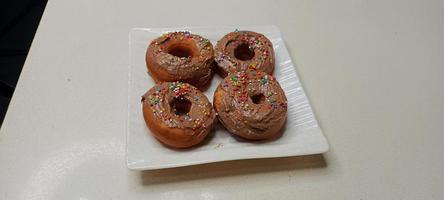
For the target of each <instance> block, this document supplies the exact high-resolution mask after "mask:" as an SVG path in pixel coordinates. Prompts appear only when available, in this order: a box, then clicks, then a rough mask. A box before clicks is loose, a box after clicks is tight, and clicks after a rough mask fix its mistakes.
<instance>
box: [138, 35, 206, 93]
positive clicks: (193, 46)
mask: <svg viewBox="0 0 444 200" xmlns="http://www.w3.org/2000/svg"><path fill="white" fill-rule="evenodd" d="M213 58H214V51H213V45H212V44H211V42H210V40H208V39H205V38H203V37H201V36H199V35H195V34H191V33H190V32H170V33H166V34H164V35H162V36H161V37H159V38H157V39H155V40H153V41H152V42H151V43H150V45H149V47H148V50H147V52H146V57H145V59H146V64H147V67H148V72H149V73H150V74H151V76H152V78H153V79H154V80H155V81H156V83H158V82H164V81H165V82H174V81H182V82H187V83H190V84H192V85H194V86H196V87H199V88H200V87H203V86H205V85H206V84H207V83H208V82H209V80H210V79H211V68H212V66H213Z"/></svg>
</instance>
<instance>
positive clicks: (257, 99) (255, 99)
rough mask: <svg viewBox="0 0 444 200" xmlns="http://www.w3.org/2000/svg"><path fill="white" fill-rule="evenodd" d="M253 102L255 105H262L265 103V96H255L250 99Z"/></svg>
mask: <svg viewBox="0 0 444 200" xmlns="http://www.w3.org/2000/svg"><path fill="white" fill-rule="evenodd" d="M250 98H251V101H253V103H254V104H261V103H262V102H264V101H265V96H264V95H263V94H255V95H253V96H251V97H250Z"/></svg>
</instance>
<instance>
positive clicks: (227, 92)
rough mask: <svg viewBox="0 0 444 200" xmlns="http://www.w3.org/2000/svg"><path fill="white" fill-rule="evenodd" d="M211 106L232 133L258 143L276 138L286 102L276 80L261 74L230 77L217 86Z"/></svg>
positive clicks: (254, 71) (253, 71)
mask: <svg viewBox="0 0 444 200" xmlns="http://www.w3.org/2000/svg"><path fill="white" fill-rule="evenodd" d="M213 104H214V108H215V110H216V112H217V113H218V118H219V121H220V122H221V123H222V125H223V126H224V127H225V128H226V129H227V130H228V131H229V132H231V133H232V134H235V135H238V136H240V137H242V138H245V139H250V140H262V139H269V138H273V137H275V136H278V135H279V133H280V130H281V129H282V127H283V125H284V123H285V121H286V118H287V99H286V97H285V93H284V91H283V90H282V88H281V87H280V85H279V83H278V82H277V81H276V79H275V78H274V77H273V76H271V75H269V74H267V73H264V72H262V71H256V70H248V71H246V72H237V73H234V74H230V75H228V76H227V77H225V79H224V80H223V81H222V82H221V83H220V84H219V86H218V87H217V89H216V92H215V93H214V98H213Z"/></svg>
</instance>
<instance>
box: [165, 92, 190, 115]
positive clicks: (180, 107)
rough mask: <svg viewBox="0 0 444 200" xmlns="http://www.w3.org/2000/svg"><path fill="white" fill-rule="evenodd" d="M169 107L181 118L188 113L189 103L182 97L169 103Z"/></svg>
mask: <svg viewBox="0 0 444 200" xmlns="http://www.w3.org/2000/svg"><path fill="white" fill-rule="evenodd" d="M170 106H171V108H172V110H173V113H174V114H176V115H178V116H181V115H186V114H188V112H190V109H191V102H190V101H189V100H188V99H185V98H184V97H182V96H180V97H176V98H174V99H173V100H172V101H171V102H170Z"/></svg>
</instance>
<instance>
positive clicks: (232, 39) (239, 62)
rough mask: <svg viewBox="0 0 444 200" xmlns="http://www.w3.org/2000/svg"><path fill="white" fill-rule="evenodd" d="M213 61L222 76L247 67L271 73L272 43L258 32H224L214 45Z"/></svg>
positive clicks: (272, 62)
mask: <svg viewBox="0 0 444 200" xmlns="http://www.w3.org/2000/svg"><path fill="white" fill-rule="evenodd" d="M214 52H215V56H214V57H215V61H216V63H217V66H218V72H219V74H220V75H221V76H222V77H225V76H227V75H228V74H230V73H235V72H238V71H243V70H247V69H255V70H261V71H264V72H266V73H268V74H272V73H273V69H274V60H275V59H274V51H273V44H272V43H271V42H270V40H268V38H266V37H265V36H264V35H262V34H260V33H256V32H253V31H234V32H231V33H228V34H226V35H225V36H224V37H223V38H222V39H220V40H219V41H218V42H217V44H216V46H215V47H214Z"/></svg>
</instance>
